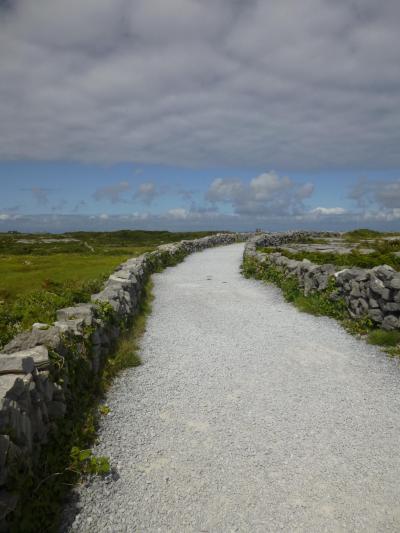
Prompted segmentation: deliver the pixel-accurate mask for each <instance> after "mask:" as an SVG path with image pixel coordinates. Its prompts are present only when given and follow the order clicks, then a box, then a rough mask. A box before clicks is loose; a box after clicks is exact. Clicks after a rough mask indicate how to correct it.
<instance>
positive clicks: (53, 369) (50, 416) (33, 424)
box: [0, 233, 246, 523]
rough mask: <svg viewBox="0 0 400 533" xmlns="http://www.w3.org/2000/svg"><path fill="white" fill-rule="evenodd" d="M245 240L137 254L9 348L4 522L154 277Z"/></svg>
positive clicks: (1, 455) (2, 453)
mask: <svg viewBox="0 0 400 533" xmlns="http://www.w3.org/2000/svg"><path fill="white" fill-rule="evenodd" d="M245 238H246V235H245V234H231V233H229V234H228V233H227V234H216V235H211V236H209V237H204V238H201V239H195V240H191V241H189V240H186V241H181V242H179V243H174V244H165V245H162V246H159V247H158V248H157V249H156V250H155V251H154V252H150V253H146V254H143V255H141V256H139V257H136V258H133V259H129V260H128V261H126V262H125V263H123V264H122V265H120V266H119V267H118V268H117V269H116V270H115V271H114V273H113V274H112V275H111V276H110V277H109V278H108V280H107V282H106V283H105V286H104V289H103V290H102V291H101V292H100V293H98V294H94V295H93V296H92V302H91V303H82V304H79V305H76V306H74V307H69V308H65V309H60V310H59V311H58V312H57V321H56V322H54V324H52V325H48V324H39V323H38V324H35V325H34V326H33V328H32V330H31V331H27V332H25V333H21V334H19V335H17V336H16V337H15V338H14V339H13V340H12V341H11V342H10V343H9V344H7V345H6V346H5V347H4V349H3V351H2V352H1V353H0V523H1V520H4V518H5V516H6V515H7V514H8V513H9V512H11V511H12V510H13V509H14V508H15V507H16V504H17V502H18V494H17V493H15V492H14V491H13V490H10V483H11V481H10V480H12V479H13V476H14V475H15V471H16V470H18V468H19V467H20V466H21V465H25V466H28V468H29V466H32V465H33V464H35V461H37V459H38V457H39V454H40V450H41V447H42V445H43V444H44V443H46V442H47V441H48V438H49V435H50V433H51V432H52V431H54V430H56V427H57V425H56V423H57V421H59V420H60V419H62V418H63V417H68V406H69V404H70V402H71V401H74V400H76V398H74V395H75V396H76V395H79V392H80V391H79V387H78V385H77V383H82V381H79V378H80V375H79V374H80V373H83V372H84V370H85V372H86V373H87V374H88V375H89V379H91V378H90V376H92V379H95V377H96V375H97V374H98V373H99V370H100V369H101V367H102V365H103V363H104V361H105V359H106V358H107V355H108V354H109V353H110V350H111V348H112V346H113V342H114V341H115V340H116V339H117V338H118V336H119V334H120V331H121V327H123V325H124V324H125V323H126V322H127V321H128V320H129V319H130V318H132V317H133V316H134V315H135V314H136V313H137V311H138V309H139V306H140V303H141V298H142V295H143V289H144V285H145V283H146V281H147V279H148V277H149V275H150V274H151V273H152V272H154V271H156V270H158V269H160V268H163V267H165V266H168V265H170V264H175V263H176V262H178V261H179V260H181V259H183V257H185V256H186V255H188V254H190V253H192V252H197V251H200V250H203V249H205V248H208V247H212V246H219V245H224V244H232V243H234V242H237V241H239V240H244V239H245ZM84 367H85V368H84ZM11 488H12V486H11Z"/></svg>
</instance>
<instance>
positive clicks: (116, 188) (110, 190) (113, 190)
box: [93, 181, 131, 204]
mask: <svg viewBox="0 0 400 533" xmlns="http://www.w3.org/2000/svg"><path fill="white" fill-rule="evenodd" d="M130 189H131V186H130V185H129V183H128V182H127V181H120V182H119V183H116V184H115V185H109V186H108V187H101V188H100V189H97V191H95V193H94V194H93V197H94V198H95V200H97V201H98V202H100V201H101V200H108V201H109V202H111V203H112V204H117V203H118V202H125V200H124V199H123V198H122V195H123V194H124V193H125V192H128V191H130Z"/></svg>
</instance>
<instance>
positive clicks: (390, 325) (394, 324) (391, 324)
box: [382, 315, 400, 331]
mask: <svg viewBox="0 0 400 533" xmlns="http://www.w3.org/2000/svg"><path fill="white" fill-rule="evenodd" d="M398 327H400V323H399V319H398V318H396V317H395V316H394V315H387V316H385V318H384V319H383V322H382V328H383V329H386V330H387V331H390V330H393V329H397V328H398Z"/></svg>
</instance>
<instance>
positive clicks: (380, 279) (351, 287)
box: [244, 231, 400, 330]
mask: <svg viewBox="0 0 400 533" xmlns="http://www.w3.org/2000/svg"><path fill="white" fill-rule="evenodd" d="M336 235H337V234H332V233H328V234H327V233H315V232H301V231H298V232H285V233H267V234H263V235H260V236H255V237H254V238H251V239H249V240H248V242H247V243H246V247H245V253H244V257H245V258H251V259H253V260H255V261H257V262H259V263H260V264H263V265H264V266H265V268H268V266H269V265H270V266H273V267H275V268H278V269H279V270H281V271H282V272H284V273H285V274H286V275H288V276H292V277H295V278H296V279H297V281H298V284H299V286H300V287H301V288H302V289H303V292H304V294H305V295H306V296H307V295H308V294H310V293H312V292H315V291H324V290H326V289H327V287H328V284H329V283H330V282H332V283H334V285H335V287H336V290H335V291H334V292H333V294H332V298H340V297H342V298H343V299H344V300H345V302H346V305H347V309H348V311H349V314H350V316H351V317H353V318H360V317H369V318H370V319H371V320H372V321H373V322H374V323H375V324H376V325H377V326H379V327H382V328H383V329H386V330H393V329H399V328H400V272H397V271H396V270H394V269H393V268H392V267H390V266H388V265H380V266H377V267H375V268H371V269H363V268H340V267H338V266H336V265H331V264H325V265H317V264H315V263H312V262H311V261H308V260H307V259H303V260H302V261H296V260H294V259H289V258H288V257H286V256H285V255H284V254H282V253H279V252H273V253H268V254H266V253H262V252H260V251H259V250H258V249H259V248H260V247H264V246H265V247H279V246H282V245H285V244H288V243H291V242H301V241H304V239H306V238H315V237H326V236H336Z"/></svg>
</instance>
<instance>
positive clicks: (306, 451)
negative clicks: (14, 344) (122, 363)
mask: <svg viewBox="0 0 400 533" xmlns="http://www.w3.org/2000/svg"><path fill="white" fill-rule="evenodd" d="M242 253H243V245H241V244H239V245H232V246H227V247H221V248H216V249H210V250H206V251H204V252H201V253H197V254H194V255H192V256H190V257H188V258H187V259H186V260H185V261H184V262H183V263H182V264H180V265H178V266H176V267H173V268H169V269H167V270H165V271H164V272H163V273H161V274H157V275H155V276H154V281H155V289H154V292H155V296H156V298H155V301H154V305H153V313H152V315H151V317H150V318H149V321H148V327H147V332H146V333H145V335H144V337H143V340H142V353H141V357H142V361H143V365H142V366H141V367H139V368H135V369H129V370H127V371H125V372H123V373H122V374H121V376H120V377H119V378H118V379H116V381H115V384H114V386H113V387H112V390H111V391H110V393H109V396H108V404H109V406H110V408H111V413H110V414H109V415H108V416H107V417H105V418H104V419H103V423H102V428H101V431H100V443H99V444H98V446H97V447H96V448H95V453H96V454H101V455H108V456H109V457H110V458H111V462H112V464H113V465H115V466H116V468H117V470H118V474H119V479H111V478H109V479H105V480H103V479H95V480H94V481H93V482H92V483H91V484H89V485H88V486H84V487H80V488H79V489H78V493H79V498H80V501H79V502H78V504H77V507H78V511H79V513H78V514H77V515H76V518H75V521H74V523H73V524H72V526H70V527H69V530H70V531H79V532H96V533H99V532H106V531H107V532H113V533H114V532H134V531H137V532H140V533H144V532H156V531H161V532H179V533H182V532H210V533H211V532H231V531H239V532H250V531H251V532H266V531H271V532H276V531H304V532H318V533H320V532H323V531H328V532H330V531H351V532H354V531H373V532H375V531H379V532H382V531H399V530H400V506H399V501H400V454H399V436H400V394H399V384H400V369H399V365H398V362H397V361H396V360H393V359H391V358H389V357H388V356H386V355H385V354H383V353H382V352H380V351H379V350H378V349H376V348H374V347H372V346H368V345H367V344H365V343H364V342H362V341H359V340H357V339H356V338H353V337H352V336H350V335H348V334H347V333H346V332H345V331H343V330H342V329H341V327H340V326H339V325H338V324H337V323H336V322H335V321H333V320H330V319H328V318H324V317H314V316H311V315H307V314H303V313H300V312H298V311H297V310H296V309H295V308H294V307H293V306H291V305H290V304H287V303H285V302H284V300H283V298H282V296H281V293H280V291H279V290H278V289H276V288H275V287H272V286H267V285H265V284H262V283H260V282H258V281H255V280H246V279H244V278H243V277H242V276H241V274H240V271H239V269H240V263H241V257H242Z"/></svg>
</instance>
